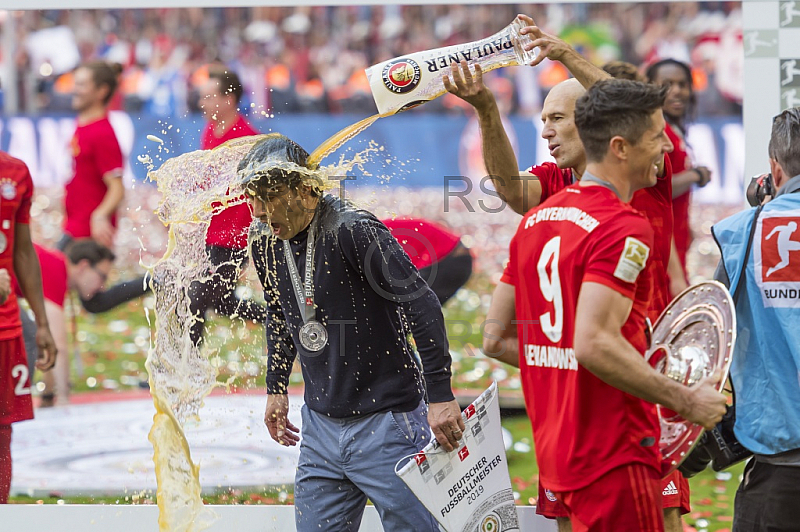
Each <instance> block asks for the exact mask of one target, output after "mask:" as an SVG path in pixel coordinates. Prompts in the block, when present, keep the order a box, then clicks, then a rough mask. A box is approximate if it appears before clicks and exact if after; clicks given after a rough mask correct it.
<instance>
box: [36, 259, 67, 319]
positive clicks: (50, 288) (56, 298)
mask: <svg viewBox="0 0 800 532" xmlns="http://www.w3.org/2000/svg"><path fill="white" fill-rule="evenodd" d="M34 248H35V249H36V255H37V256H38V257H39V266H40V267H41V268H42V292H43V293H44V298H45V299H46V300H47V301H50V302H52V303H55V304H56V305H58V306H59V307H63V306H64V300H65V299H66V297H67V262H66V258H65V257H64V255H62V254H61V253H59V252H57V251H54V250H49V249H45V248H43V247H41V246H38V245H36V244H34Z"/></svg>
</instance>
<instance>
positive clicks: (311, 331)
mask: <svg viewBox="0 0 800 532" xmlns="http://www.w3.org/2000/svg"><path fill="white" fill-rule="evenodd" d="M299 336H300V344H301V345H302V346H303V348H304V349H307V350H308V351H312V352H316V351H321V350H322V348H323V347H325V344H327V343H328V331H327V329H325V326H324V325H322V324H321V323H320V322H318V321H317V320H311V321H308V322H306V323H304V324H303V326H302V327H300V335H299Z"/></svg>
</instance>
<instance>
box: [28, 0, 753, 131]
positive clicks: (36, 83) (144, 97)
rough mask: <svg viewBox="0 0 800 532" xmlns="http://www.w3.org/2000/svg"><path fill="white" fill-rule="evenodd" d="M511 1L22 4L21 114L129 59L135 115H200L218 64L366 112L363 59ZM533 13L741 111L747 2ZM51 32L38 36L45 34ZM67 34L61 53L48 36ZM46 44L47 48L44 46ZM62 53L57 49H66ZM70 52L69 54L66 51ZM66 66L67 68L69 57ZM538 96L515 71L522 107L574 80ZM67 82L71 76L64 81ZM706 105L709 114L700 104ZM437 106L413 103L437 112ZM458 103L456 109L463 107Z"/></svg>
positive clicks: (54, 105) (558, 70)
mask: <svg viewBox="0 0 800 532" xmlns="http://www.w3.org/2000/svg"><path fill="white" fill-rule="evenodd" d="M517 9H518V7H517V6H514V5H502V4H501V5H489V4H485V5H419V6H417V5H409V6H401V5H391V6H314V7H309V6H298V7H251V8H168V9H135V10H121V9H106V10H91V11H88V10H71V11H59V10H51V11H25V12H20V14H19V15H16V16H15V19H14V20H16V21H17V24H18V28H17V32H18V34H19V35H20V37H21V39H20V40H21V42H25V43H26V44H25V47H24V49H23V50H22V51H20V52H19V54H18V56H19V57H18V60H17V63H18V65H19V68H20V79H23V80H28V79H30V80H33V82H32V83H28V85H27V86H30V87H32V89H31V90H35V89H36V88H37V87H38V91H39V95H38V97H35V95H34V94H28V95H23V99H24V100H25V99H27V100H28V101H27V102H24V103H23V106H22V108H23V109H29V110H31V109H33V108H34V107H38V108H39V109H42V110H58V109H62V110H63V109H64V101H65V100H64V98H63V95H64V94H65V92H63V90H60V89H59V88H58V87H57V86H56V85H57V83H59V76H60V75H61V74H63V73H64V72H66V71H69V70H70V69H71V68H72V67H74V64H76V62H77V61H78V60H84V61H85V60H87V59H91V58H96V57H102V58H105V59H107V60H112V61H115V62H119V63H122V64H123V65H124V66H125V72H124V74H123V78H122V80H123V81H122V90H121V96H120V97H121V102H120V103H124V106H125V108H126V109H128V110H130V111H139V110H145V111H147V112H150V113H154V114H157V115H158V116H171V115H174V114H181V113H184V112H186V111H187V110H189V109H192V110H194V108H193V102H194V98H193V97H192V94H191V91H193V90H196V89H197V88H198V86H197V84H196V81H194V80H192V74H193V73H194V72H196V71H197V70H198V69H199V68H201V67H202V66H203V65H206V64H208V63H209V62H212V61H221V62H223V63H225V64H227V65H229V66H230V67H231V68H233V69H234V70H236V71H237V72H238V73H239V74H240V76H241V78H242V80H243V82H244V87H245V94H248V95H252V101H253V102H254V103H255V104H256V106H257V107H259V108H264V109H271V110H272V111H273V112H278V113H293V112H352V113H359V114H365V113H371V112H373V111H374V104H373V102H372V101H371V95H370V93H369V91H368V90H367V89H366V84H365V79H364V77H363V70H364V68H366V67H368V66H370V65H373V64H376V63H379V62H381V61H384V60H386V59H390V58H392V57H396V56H399V55H402V54H404V53H410V52H416V51H421V50H429V49H433V48H438V47H442V46H449V45H452V44H459V43H465V42H470V41H473V40H477V39H481V38H484V37H487V36H489V35H492V34H493V33H495V32H496V31H498V30H500V29H501V28H503V27H504V26H506V25H507V24H508V23H509V22H510V21H511V20H512V19H513V18H514V16H515V15H516V10H517ZM531 9H532V12H531V13H530V14H531V15H533V16H534V18H535V20H536V21H537V22H538V23H539V24H540V25H541V26H542V28H543V29H545V30H547V31H548V32H550V33H554V34H557V35H559V36H561V37H562V38H565V39H567V40H568V41H570V42H574V43H577V47H578V48H579V51H580V52H581V53H582V54H583V55H584V56H586V57H588V58H590V60H592V61H593V62H594V63H595V64H603V63H605V62H607V61H610V60H623V61H628V62H631V63H633V64H636V65H641V64H649V63H652V62H653V61H656V60H658V59H661V58H664V57H675V58H678V59H680V60H681V61H684V62H687V63H689V64H691V66H692V68H693V70H694V72H695V76H696V80H698V81H702V83H701V84H699V85H698V96H699V102H698V103H699V109H698V110H699V114H701V115H704V116H705V115H707V114H720V113H726V112H729V111H732V112H736V111H738V110H739V107H738V105H739V104H740V103H741V92H742V90H741V87H742V71H741V66H742V65H741V56H742V40H741V5H740V3H738V2H707V3H706V2H662V3H639V4H635V3H624V4H595V3H589V4H566V5H564V4H548V5H544V6H532V7H531ZM43 32H44V33H43ZM47 35H54V36H58V38H59V39H60V41H59V42H64V43H65V45H64V46H63V49H59V50H58V52H59V53H58V56H57V57H56V56H53V51H52V50H49V51H48V50H46V49H44V48H43V47H42V46H41V45H40V43H41V42H43V37H46V36H47ZM49 48H53V47H52V46H50V47H49ZM59 48H61V47H59ZM70 58H71V59H70ZM69 61H72V64H71V65H67V66H66V67H62V66H61V65H62V64H65V63H69ZM535 74H536V78H537V80H536V81H537V83H536V85H538V86H539V87H541V90H542V91H544V94H536V95H535V97H534V96H531V95H529V94H526V95H525V96H524V97H522V96H520V95H519V94H516V93H520V92H523V93H524V92H525V91H531V90H536V87H532V86H531V85H532V84H531V81H530V79H529V78H525V77H524V76H522V77H521V78H522V79H517V76H515V75H513V74H511V73H510V72H509V73H504V74H503V76H504V77H507V78H508V79H510V80H513V81H514V83H513V90H514V92H515V94H514V97H513V100H514V101H515V102H524V104H523V105H522V106H521V108H522V109H523V110H524V112H526V113H529V114H530V113H537V112H538V109H533V108H532V107H531V105H530V103H529V102H530V101H534V102H541V101H542V99H543V97H544V95H545V94H546V92H547V91H548V90H549V89H550V88H551V87H553V86H555V85H556V84H557V83H559V82H561V81H563V80H564V79H566V78H567V77H568V73H567V72H566V71H565V70H564V69H563V68H562V66H561V65H560V64H559V63H557V62H550V61H545V62H544V63H542V64H541V65H539V66H538V67H536V69H535ZM62 84H63V83H62ZM706 108H707V109H708V112H706ZM447 110H448V107H447V106H446V105H442V104H441V103H438V104H429V105H425V106H422V107H421V108H420V110H418V111H415V112H443V111H447ZM455 111H457V112H461V111H460V110H459V109H458V108H456V109H455Z"/></svg>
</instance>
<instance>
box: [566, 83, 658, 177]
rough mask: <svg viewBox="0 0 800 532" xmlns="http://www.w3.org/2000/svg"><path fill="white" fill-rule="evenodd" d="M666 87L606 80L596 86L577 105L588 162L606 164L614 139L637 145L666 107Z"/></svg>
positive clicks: (579, 124)
mask: <svg viewBox="0 0 800 532" xmlns="http://www.w3.org/2000/svg"><path fill="white" fill-rule="evenodd" d="M666 95H667V88H666V87H659V86H657V85H653V84H648V83H642V82H640V81H630V80H627V79H606V80H603V81H599V82H597V83H595V84H594V85H592V86H591V87H590V88H589V89H588V90H587V91H586V94H584V95H583V96H581V97H580V98H578V101H577V102H575V125H576V126H577V127H578V134H579V135H580V137H581V141H582V142H583V148H584V151H585V152H586V159H587V160H588V161H590V162H599V161H601V160H603V158H604V157H605V156H606V153H607V152H608V145H609V142H610V141H611V139H612V138H614V137H616V136H620V137H622V138H624V139H625V140H627V141H628V142H630V143H631V144H634V145H635V144H636V143H637V142H638V141H639V140H640V139H641V137H642V135H644V132H645V131H647V129H648V128H650V127H651V126H652V120H651V116H652V114H653V113H654V112H655V111H656V110H658V109H660V108H661V107H663V105H664V99H665V98H666Z"/></svg>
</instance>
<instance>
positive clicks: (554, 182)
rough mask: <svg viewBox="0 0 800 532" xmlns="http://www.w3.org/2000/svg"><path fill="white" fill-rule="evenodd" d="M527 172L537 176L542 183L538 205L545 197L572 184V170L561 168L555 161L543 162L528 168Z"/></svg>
mask: <svg viewBox="0 0 800 532" xmlns="http://www.w3.org/2000/svg"><path fill="white" fill-rule="evenodd" d="M528 172H530V173H531V174H533V175H535V176H536V177H537V178H539V183H540V184H541V185H542V195H541V197H540V198H539V205H541V204H542V203H544V202H545V200H547V198H549V197H550V196H552V195H554V194H556V193H557V192H560V191H562V190H564V189H565V188H567V187H568V186H569V185H571V184H572V171H571V170H562V169H561V168H559V167H558V165H557V164H555V163H544V164H542V165H539V166H532V167H530V168H528Z"/></svg>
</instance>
